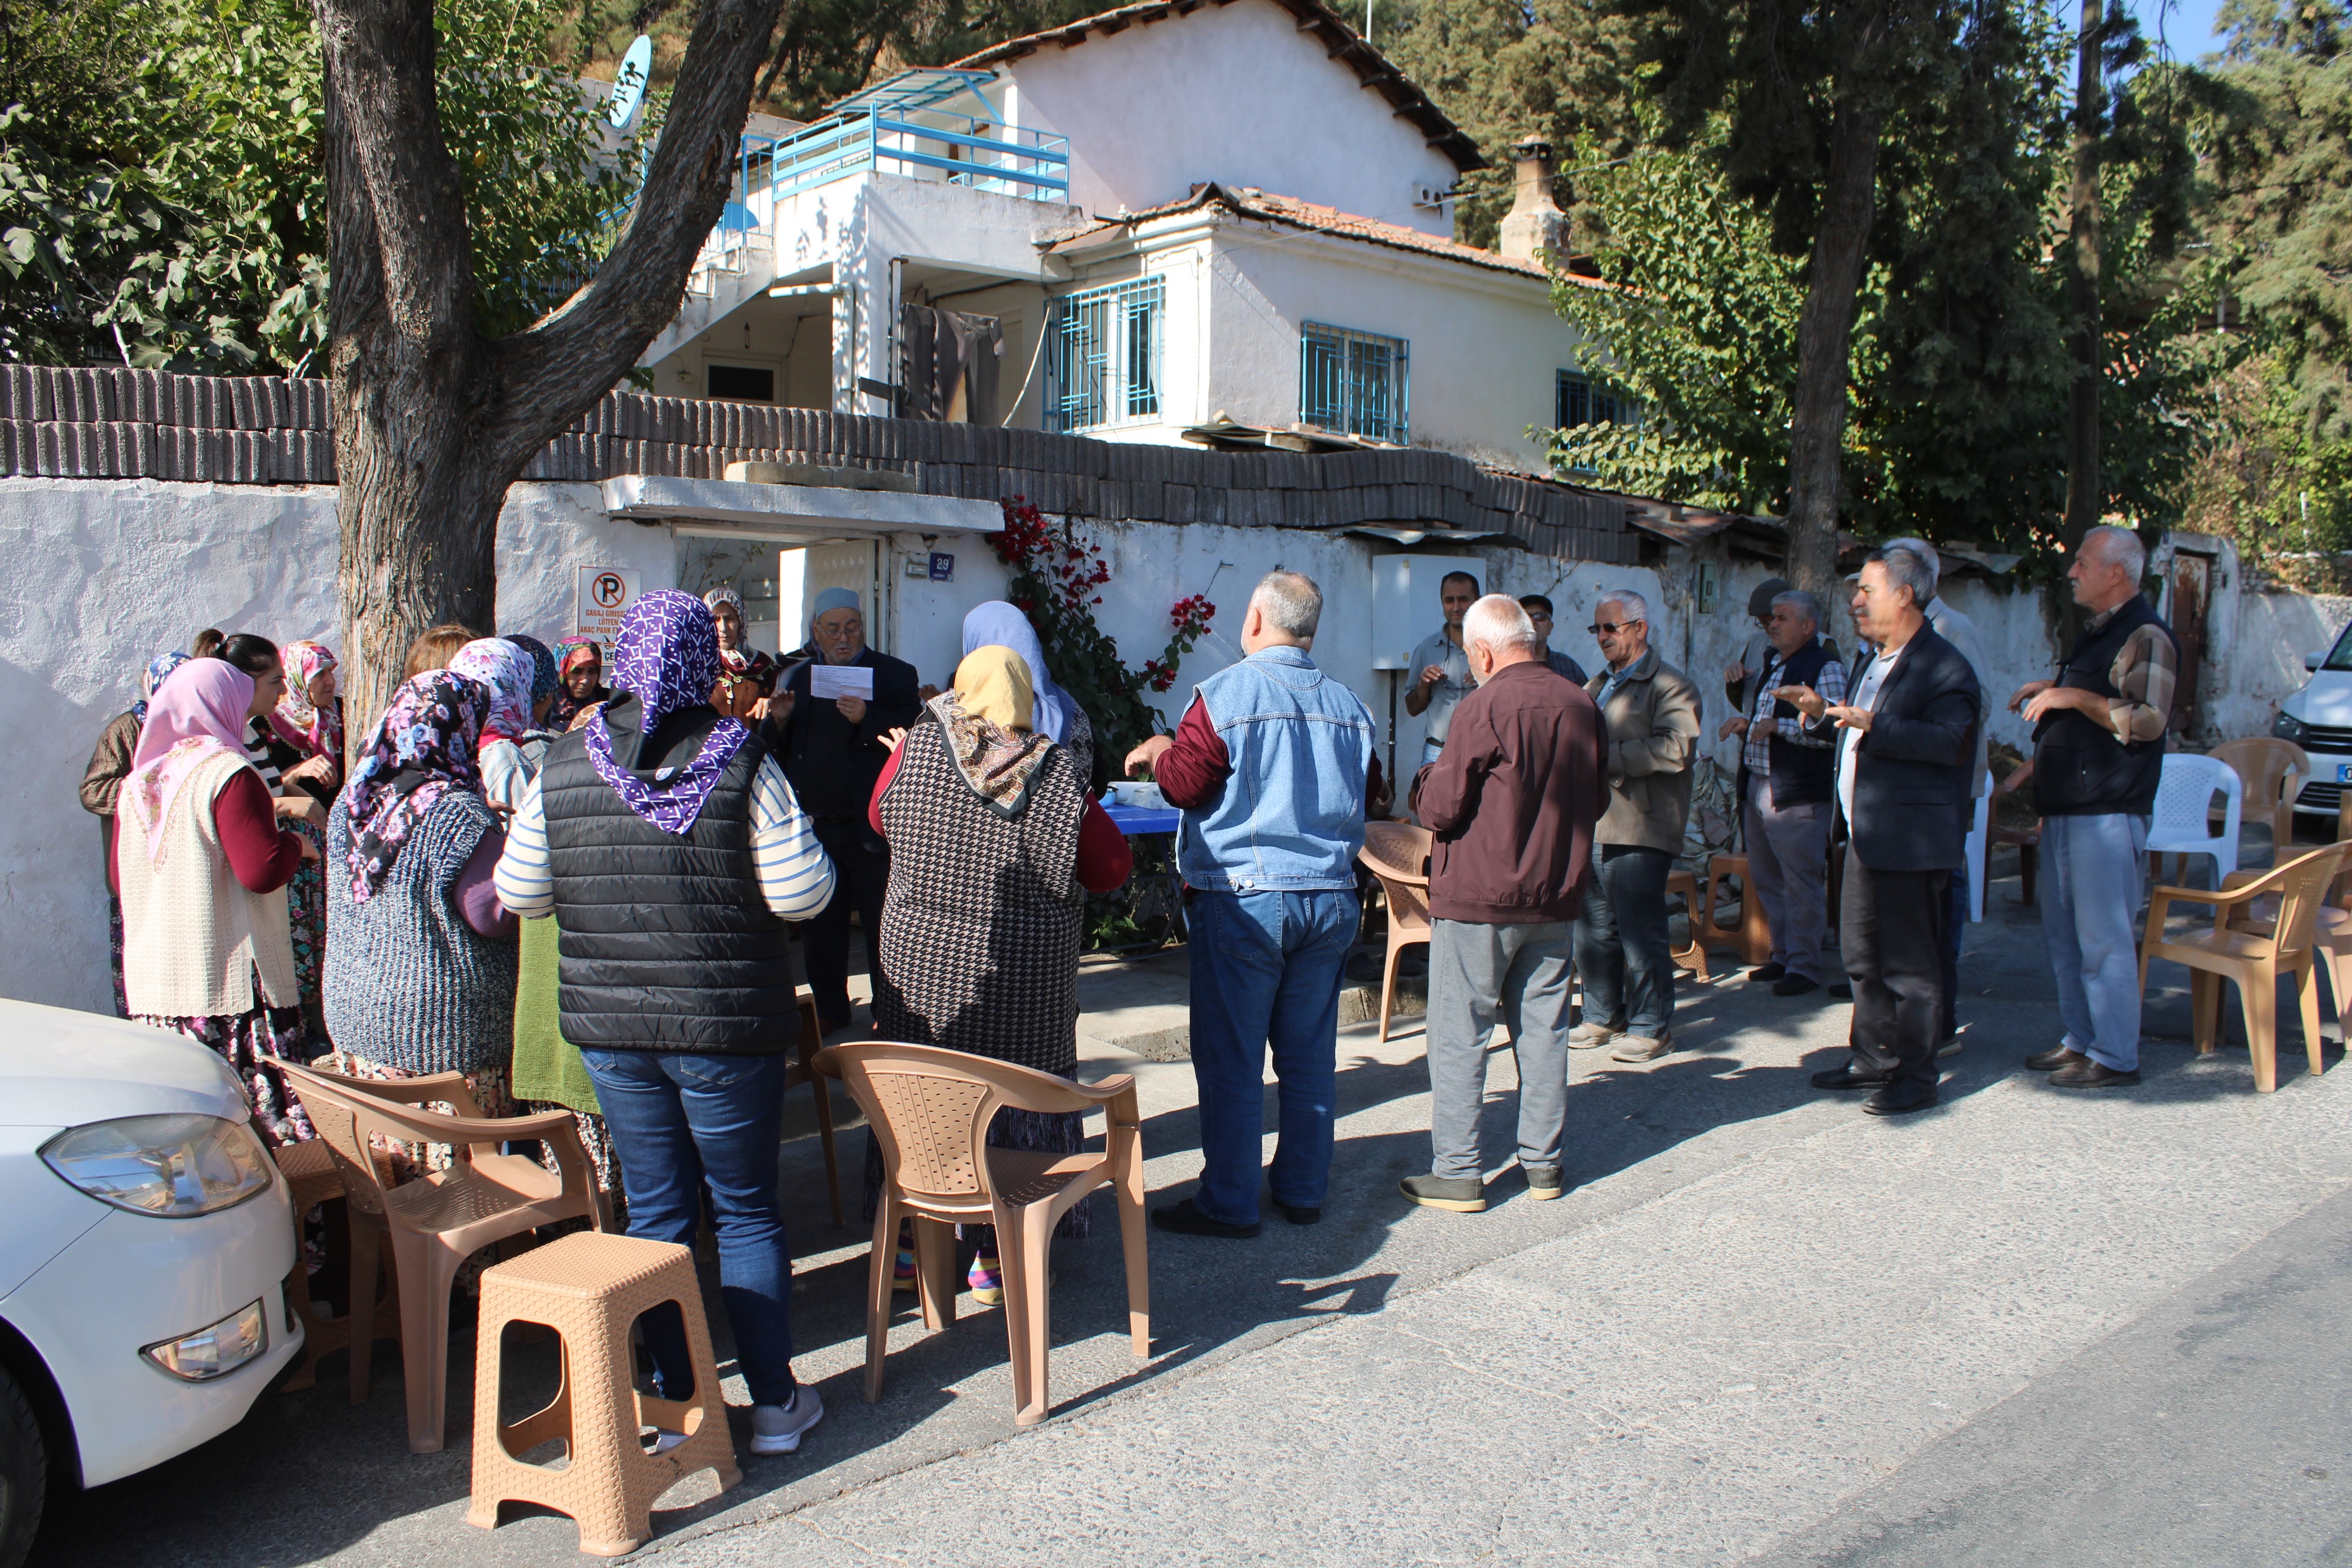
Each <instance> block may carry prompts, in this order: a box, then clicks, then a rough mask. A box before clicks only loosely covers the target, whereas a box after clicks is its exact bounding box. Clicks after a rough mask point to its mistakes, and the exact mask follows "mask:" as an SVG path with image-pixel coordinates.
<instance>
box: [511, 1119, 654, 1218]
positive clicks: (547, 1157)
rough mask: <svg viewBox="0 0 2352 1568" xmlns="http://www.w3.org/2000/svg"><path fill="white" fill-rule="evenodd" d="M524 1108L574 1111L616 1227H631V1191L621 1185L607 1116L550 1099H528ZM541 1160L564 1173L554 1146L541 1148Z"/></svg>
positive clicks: (619, 1160)
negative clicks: (628, 1192)
mask: <svg viewBox="0 0 2352 1568" xmlns="http://www.w3.org/2000/svg"><path fill="white" fill-rule="evenodd" d="M522 1109H523V1114H525V1115H527V1116H544V1115H546V1114H547V1113H548V1112H549V1111H551V1110H571V1111H572V1125H573V1126H575V1127H577V1128H578V1129H579V1130H580V1144H581V1147H583V1148H584V1149H586V1150H587V1151H588V1163H590V1164H592V1165H593V1166H595V1167H596V1184H597V1185H598V1186H599V1187H602V1188H603V1189H604V1196H605V1199H606V1201H607V1202H609V1203H610V1204H611V1205H612V1206H613V1228H614V1230H616V1231H625V1230H626V1229H628V1227H629V1194H627V1193H626V1192H625V1191H624V1190H623V1189H622V1186H621V1156H620V1152H619V1151H617V1150H615V1149H614V1147H613V1133H612V1130H611V1129H610V1128H608V1127H606V1126H605V1125H604V1118H603V1117H601V1116H599V1115H597V1114H596V1113H595V1112H594V1111H593V1110H572V1108H571V1107H570V1106H568V1105H559V1104H557V1103H556V1102H555V1101H554V1100H527V1101H525V1102H524V1104H523V1108H522ZM539 1163H541V1164H542V1165H545V1166H546V1167H547V1168H548V1169H549V1170H551V1171H555V1172H557V1173H559V1174H560V1173H561V1167H559V1166H558V1165H557V1164H556V1162H555V1151H553V1150H552V1149H545V1148H542V1151H541V1154H540V1157H539Z"/></svg>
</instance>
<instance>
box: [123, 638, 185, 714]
mask: <svg viewBox="0 0 2352 1568" xmlns="http://www.w3.org/2000/svg"><path fill="white" fill-rule="evenodd" d="M187 662H188V656H187V655H186V654H184V653H182V652H180V651H179V650H178V649H176V648H174V649H173V651H172V652H170V653H159V654H157V655H156V656H155V657H154V658H151V659H149V660H148V661H147V668H145V669H144V670H142V671H141V672H140V676H139V700H138V701H136V702H133V703H132V704H131V719H132V721H134V722H136V723H138V724H140V725H142V726H143V725H145V724H146V722H147V701H148V699H150V698H152V697H153V696H154V695H155V689H156V688H157V687H159V686H161V685H163V678H164V677H165V676H167V675H169V674H171V673H172V672H173V670H175V669H177V668H180V666H182V665H184V664H185V663H187Z"/></svg>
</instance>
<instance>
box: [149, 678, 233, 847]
mask: <svg viewBox="0 0 2352 1568" xmlns="http://www.w3.org/2000/svg"><path fill="white" fill-rule="evenodd" d="M252 706H253V677H251V676H249V675H247V674H246V673H245V671H243V670H241V669H239V668H236V666H235V665H233V664H229V663H227V662H226V661H225V660H222V659H217V658H192V659H189V660H188V661H187V662H186V663H184V664H182V665H181V666H180V667H179V668H176V669H174V670H173V671H172V672H171V674H170V675H169V676H167V677H166V678H165V679H164V680H163V684H162V685H160V686H158V687H156V688H155V694H154V696H153V697H152V699H150V700H149V705H148V713H147V722H146V725H145V727H144V728H143V729H142V730H141V731H140V732H139V750H138V751H137V752H135V753H133V754H132V756H131V772H130V773H128V774H127V775H126V776H125V777H124V778H123V781H122V794H121V796H120V797H119V799H120V802H121V804H120V805H119V806H118V807H117V809H118V810H120V811H121V813H122V814H123V815H125V816H129V817H130V818H131V822H132V823H133V824H135V825H136V826H138V828H139V831H140V832H141V833H142V834H144V835H145V836H146V839H147V855H148V858H150V859H155V860H160V859H162V858H163V824H164V821H165V820H166V819H167V818H169V817H170V816H171V815H172V803H173V801H174V800H176V799H178V798H179V795H180V788H181V786H182V785H183V784H186V783H187V782H188V775H189V774H190V773H194V772H195V771H196V769H197V768H198V767H199V766H201V765H202V764H204V763H208V762H210V761H211V760H212V759H213V758H214V757H215V756H218V755H220V754H221V753H223V752H227V753H228V754H229V755H231V756H234V757H236V759H237V760H238V761H239V762H243V761H244V760H245V716H246V710H247V709H248V708H250V707H252Z"/></svg>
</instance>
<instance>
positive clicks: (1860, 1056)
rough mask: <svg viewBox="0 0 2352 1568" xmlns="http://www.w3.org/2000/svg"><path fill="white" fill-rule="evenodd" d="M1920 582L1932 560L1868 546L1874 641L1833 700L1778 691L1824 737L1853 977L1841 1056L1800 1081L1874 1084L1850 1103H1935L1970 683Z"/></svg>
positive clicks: (1890, 1106)
mask: <svg viewBox="0 0 2352 1568" xmlns="http://www.w3.org/2000/svg"><path fill="white" fill-rule="evenodd" d="M1934 595H1935V574H1934V572H1933V570H1932V569H1931V568H1930V567H1929V566H1928V565H1927V561H1926V560H1925V559H1924V558H1923V557H1921V556H1920V555H1919V554H1918V553H1917V552H1916V551H1912V550H1908V549H1906V548H1904V547H1902V546H1900V545H1890V546H1888V547H1887V548H1885V549H1883V550H1878V551H1874V552H1872V553H1871V556H1870V559H1869V561H1867V562H1866V563H1864V566H1863V568H1862V587H1861V590H1860V591H1859V592H1858V593H1856V594H1855V595H1854V599H1853V616H1854V622H1855V625H1856V626H1858V627H1859V629H1860V631H1861V634H1862V636H1863V637H1865V638H1867V639H1868V640H1869V641H1871V642H1873V643H1874V644H1876V645H1877V652H1876V653H1875V655H1874V656H1873V657H1872V658H1870V659H1869V660H1868V661H1867V662H1866V663H1864V662H1862V661H1859V660H1858V661H1857V664H1856V668H1855V671H1854V677H1853V681H1852V682H1851V683H1850V685H1849V687H1848V691H1849V696H1848V699H1847V700H1846V701H1845V702H1844V703H1843V704H1831V703H1828V702H1825V701H1824V700H1822V698H1821V696H1820V695H1819V694H1818V693H1816V692H1814V691H1813V690H1811V689H1810V688H1807V687H1802V686H1790V687H1783V688H1781V690H1780V695H1781V696H1782V697H1783V698H1784V699H1786V700H1788V701H1790V702H1792V703H1794V704H1795V705H1796V706H1797V707H1798V708H1799V709H1800V710H1801V711H1802V712H1803V713H1804V715H1805V723H1806V728H1807V729H1808V730H1811V731H1814V732H1815V733H1827V732H1831V731H1835V732H1836V734H1837V736H1838V748H1837V789H1836V797H1837V805H1838V811H1839V815H1840V816H1843V818H1844V820H1845V823H1846V831H1847V837H1848V843H1847V847H1846V865H1845V888H1844V891H1843V896H1842V898H1841V900H1840V904H1841V907H1840V910H1839V919H1838V933H1839V942H1840V944H1841V945H1842V947H1843V950H1844V957H1845V968H1846V974H1847V975H1848V977H1849V978H1850V979H1852V981H1853V1036H1852V1038H1851V1041H1850V1043H1851V1045H1852V1046H1853V1059H1852V1060H1850V1061H1849V1062H1847V1063H1846V1065H1845V1066H1843V1067H1842V1068H1836V1069H1835V1070H1833V1071H1831V1072H1822V1073H1815V1074H1814V1075H1813V1084H1814V1087H1815V1088H1818V1089H1873V1090H1874V1091H1875V1092H1874V1093H1873V1094H1872V1095H1871V1097H1870V1098H1869V1099H1868V1100H1864V1102H1863V1109H1864V1110H1866V1111H1869V1112H1870V1113H1871V1114H1872V1115H1874V1116H1899V1115H1901V1114H1902V1113H1903V1112H1905V1111H1908V1110H1921V1109H1923V1108H1925V1107H1927V1106H1930V1105H1933V1104H1935V1103H1936V1039H1937V1032H1938V1028H1939V1026H1940V1024H1941V1020H1942V1016H1943V1013H1944V1009H1945V1006H1946V1001H1945V997H1944V994H1943V993H1944V979H1943V956H1942V955H1943V948H1944V936H1945V930H1946V927H1947V925H1948V922H1949V921H1950V919H1951V900H1950V888H1951V879H1952V873H1953V871H1954V870H1955V869H1956V868H1958V867H1961V866H1963V865H1965V864H1966V863H1967V854H1966V840H1965V838H1964V837H1963V836H1962V834H1961V832H1960V818H1959V804H1960V802H1962V801H1963V800H1966V799H1967V798H1968V793H1969V763H1971V762H1972V761H1973V760H1974V758H1975V756H1976V730H1977V725H1978V724H1979V722H1980V720H1979V688H1978V684H1977V678H1976V674H1975V672H1974V671H1973V670H1972V669H1970V668H1969V661H1968V660H1967V659H1966V658H1963V657H1961V654H1960V651H1959V650H1958V648H1956V647H1953V646H1952V645H1951V644H1949V643H1948V642H1946V641H1945V640H1944V639H1943V638H1942V637H1937V635H1936V633H1935V631H1934V629H1933V628H1932V627H1930V626H1928V625H1927V616H1926V614H1925V613H1924V612H1925V609H1926V605H1927V601H1928V600H1929V599H1930V598H1932V597H1934Z"/></svg>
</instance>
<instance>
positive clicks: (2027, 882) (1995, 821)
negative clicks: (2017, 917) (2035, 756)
mask: <svg viewBox="0 0 2352 1568" xmlns="http://www.w3.org/2000/svg"><path fill="white" fill-rule="evenodd" d="M2032 776H2033V763H2032V761H2031V760H2028V761H2026V762H2023V763H2019V764H2018V765H2017V766H2016V767H2013V768H2011V769H2010V770H2009V776H2008V777H2007V778H2005V779H2003V780H2001V781H2000V783H1999V784H1995V785H1993V786H1992V799H1991V801H1990V803H1988V805H1987V807H1986V815H1985V821H1986V824H1987V831H1988V838H1987V847H1988V851H1990V846H1991V845H1994V844H2009V845H2014V846H2015V847H2016V848H2017V879H2018V881H2019V883H2020V884H2021V885H2020V887H2019V889H2018V892H2019V895H2020V896H2019V899H2018V902H2020V903H2021V904H2025V905H2028V906H2029V907H2030V906H2031V905H2032V902H2033V879H2034V875H2035V873H2036V872H2037V871H2038V870H2039V869H2040V868H2041V864H2042V824H2041V823H2040V822H2039V821H2038V820H2037V821H2036V822H2035V823H2034V825H2033V826H2031V827H2003V826H2001V825H2000V801H2001V797H2002V796H2003V795H2013V794H2015V793H2016V792H2017V790H2018V789H2019V787H2020V786H2021V785H2022V784H2024V783H2025V782H2026V781H2027V780H2028V779H2030V778H2032Z"/></svg>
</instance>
